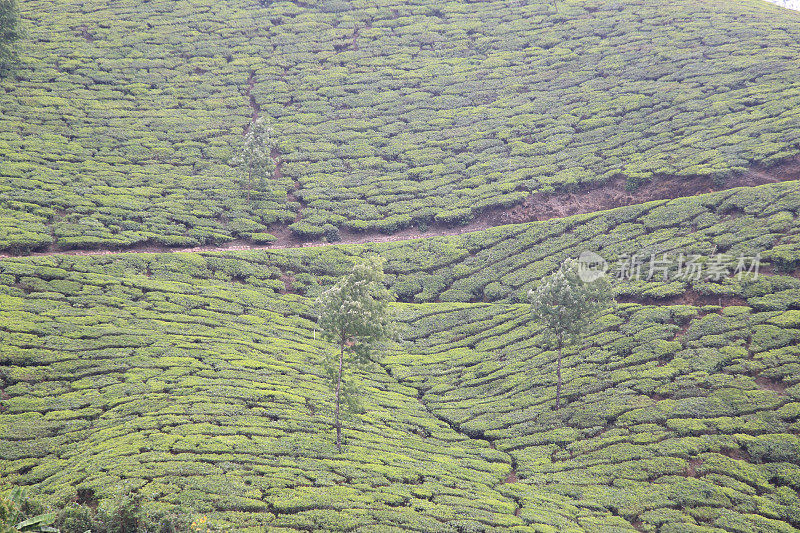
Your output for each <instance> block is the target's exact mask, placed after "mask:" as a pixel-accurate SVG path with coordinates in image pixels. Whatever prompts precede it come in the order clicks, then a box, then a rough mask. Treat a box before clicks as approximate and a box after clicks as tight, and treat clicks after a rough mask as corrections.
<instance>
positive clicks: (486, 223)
mask: <svg viewBox="0 0 800 533" xmlns="http://www.w3.org/2000/svg"><path fill="white" fill-rule="evenodd" d="M799 179H800V156H796V157H793V158H790V159H788V160H786V161H784V162H783V163H780V164H778V165H776V166H774V167H771V168H765V167H761V166H754V167H752V168H751V169H750V170H748V171H747V172H744V173H742V174H740V175H738V176H734V177H731V178H729V179H727V180H726V181H725V182H724V183H723V184H716V183H714V180H713V179H712V178H710V177H708V176H700V177H698V176H694V177H662V178H659V179H657V180H655V181H652V182H649V183H646V184H643V185H642V186H640V187H639V188H637V189H636V190H635V191H628V190H626V188H625V180H624V178H616V179H614V180H611V181H608V182H606V183H603V184H596V185H590V186H588V187H584V188H582V189H579V190H577V191H575V192H554V193H547V194H545V193H537V194H532V195H530V196H529V197H528V198H527V199H526V200H525V201H523V202H522V203H521V204H519V205H516V206H514V207H511V208H507V209H503V208H496V209H487V210H486V211H484V212H483V213H481V214H480V215H478V216H477V217H475V218H474V219H473V220H472V221H470V222H469V223H467V224H464V225H460V226H449V225H445V224H438V223H437V224H432V225H431V226H430V228H428V229H427V230H425V231H420V230H419V229H417V228H415V227H412V228H406V229H404V230H400V231H398V232H395V233H393V234H390V235H386V234H382V233H377V232H358V233H357V232H352V231H348V230H344V229H343V230H342V231H341V240H340V241H338V242H334V243H328V242H325V241H314V242H304V241H302V240H300V239H298V238H297V237H295V236H294V235H293V234H292V233H291V231H289V230H288V228H286V227H281V228H278V229H276V230H273V231H272V233H274V234H275V235H276V236H277V240H276V241H275V242H274V243H272V244H263V245H259V244H253V243H250V242H248V241H245V240H242V239H237V240H233V241H230V242H228V243H226V244H222V245H209V246H195V247H192V248H177V247H169V246H161V245H155V244H142V245H136V246H131V247H128V248H121V249H60V248H59V247H58V246H57V245H51V246H50V247H49V248H48V249H47V250H46V251H43V252H34V253H31V254H26V255H28V256H49V255H106V254H118V253H169V252H175V253H178V252H225V251H239V250H270V249H286V248H301V247H307V246H331V245H335V244H364V243H378V242H390V241H405V240H413V239H421V238H426V237H441V236H450V235H461V234H463V233H469V232H474V231H481V230H485V229H488V228H491V227H495V226H502V225H506V224H519V223H523V222H533V221H539V220H549V219H553V218H563V217H567V216H572V215H579V214H585V213H593V212H595V211H603V210H606V209H613V208H615V207H623V206H628V205H635V204H642V203H645V202H650V201H654V200H671V199H675V198H682V197H688V196H695V195H698V194H705V193H711V192H718V191H722V190H726V189H732V188H735V187H754V186H757V185H766V184H769V183H777V182H781V181H793V180H799ZM4 257H14V256H13V255H11V254H2V253H0V258H4Z"/></svg>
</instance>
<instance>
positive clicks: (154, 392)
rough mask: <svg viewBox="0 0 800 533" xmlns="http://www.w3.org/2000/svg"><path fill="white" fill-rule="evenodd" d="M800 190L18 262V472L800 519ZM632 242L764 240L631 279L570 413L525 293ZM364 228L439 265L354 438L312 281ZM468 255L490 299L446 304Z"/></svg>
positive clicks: (99, 480)
mask: <svg viewBox="0 0 800 533" xmlns="http://www.w3.org/2000/svg"><path fill="white" fill-rule="evenodd" d="M798 191H799V189H798V187H797V183H786V184H776V185H770V186H763V187H757V188H746V189H736V190H732V191H727V192H724V193H717V194H714V195H704V196H700V197H697V198H695V199H692V200H688V199H687V200H684V201H671V202H658V203H653V204H647V205H644V206H635V207H628V208H621V209H616V210H612V211H607V212H603V213H597V214H593V215H583V216H578V217H571V218H568V219H563V220H553V221H547V222H540V223H533V224H526V225H519V226H507V227H502V228H495V229H493V230H490V231H487V232H481V233H476V234H468V235H464V236H460V237H453V238H447V239H444V238H443V239H429V240H421V241H413V242H408V243H386V244H381V245H368V246H339V247H331V248H328V249H326V250H324V251H321V250H319V249H298V250H284V251H270V252H250V253H244V252H243V253H239V254H121V255H110V256H98V257H74V256H53V257H37V258H22V259H5V260H2V261H0V282H2V283H1V284H0V289H1V291H2V295H0V303H2V305H0V318H1V319H0V378H1V379H2V383H0V388H2V393H1V394H2V400H0V404H2V414H1V415H0V425H2V431H0V439H2V445H1V446H0V454H2V457H0V472H1V473H2V481H0V484H1V486H3V487H6V486H8V484H12V483H13V484H30V485H33V486H34V488H35V490H37V491H38V492H40V493H42V494H43V496H44V497H46V498H48V499H49V500H50V501H51V502H53V503H56V502H63V501H65V500H68V499H70V498H72V497H74V496H75V491H76V489H77V488H88V489H92V490H93V491H94V494H95V496H96V497H97V498H98V499H100V500H102V501H101V505H104V503H103V501H107V500H108V499H109V498H111V497H113V496H114V494H116V493H118V492H120V491H122V490H126V489H127V490H133V491H137V492H139V493H141V494H142V495H143V496H145V498H146V499H147V501H148V503H147V504H146V505H147V508H148V509H149V510H151V511H152V512H157V511H175V510H178V511H179V512H181V513H182V514H185V515H193V516H194V515H196V514H207V515H208V516H209V518H210V519H211V520H212V522H213V523H215V524H219V525H227V526H228V527H234V528H235V529H237V530H246V529H248V528H251V529H252V530H259V528H261V527H263V525H269V526H270V527H273V528H279V527H286V528H289V529H294V530H308V529H314V528H316V529H324V530H332V531H344V530H361V531H386V530H390V529H391V528H400V529H403V530H418V531H434V530H440V531H482V530H487V531H490V530H497V531H508V530H511V531H520V532H523V531H525V532H532V531H575V532H580V531H587V532H595V531H615V530H618V531H637V530H638V531H652V532H655V531H662V532H663V531H666V532H679V531H680V532H689V531H691V532H700V531H703V532H712V531H713V532H718V531H728V532H750V531H763V532H774V531H786V532H791V531H797V530H798V529H797V528H798V527H800V515H798V510H800V498H798V491H799V490H800V481H799V480H800V464H798V457H800V437H798V434H799V433H800V428H798V423H800V422H799V420H800V419H799V418H798V417H800V410H798V406H800V391H798V387H800V371H798V363H797V361H798V346H800V317H799V316H798V313H800V303H798V302H800V298H798V297H797V295H798V293H799V292H798V291H800V279H798V276H797V271H796V270H795V269H796V268H797V264H796V263H797V261H798V258H799V257H800V254H798V253H797V246H798V235H800V225H799V224H800V223H798V213H800V196H798ZM687 228H688V229H689V230H692V229H693V230H694V231H686V229H687ZM645 230H647V231H645ZM640 247H641V249H653V250H659V251H671V252H677V251H678V250H684V251H686V252H687V253H699V254H703V255H704V256H705V258H704V260H707V259H708V257H707V256H708V255H710V254H712V253H716V252H717V251H724V252H726V253H728V254H731V255H733V256H735V255H737V254H739V253H743V254H751V253H753V252H756V251H760V252H761V253H762V257H763V264H762V265H761V272H760V276H759V279H757V280H752V279H751V277H750V276H745V277H743V278H742V279H737V277H736V276H723V278H721V279H720V280H710V281H697V282H687V283H675V284H672V283H665V282H663V281H660V280H650V281H647V280H641V281H639V282H633V281H628V282H624V283H620V284H618V286H617V291H618V292H619V293H620V294H621V295H622V296H621V297H620V299H621V300H622V301H625V300H631V302H630V303H621V304H620V305H619V307H618V308H617V309H615V310H613V311H611V312H609V313H608V314H607V315H606V316H605V317H603V319H602V320H599V321H598V322H597V323H596V325H595V327H594V330H593V331H592V333H591V334H590V335H589V336H588V337H587V338H586V339H585V343H584V345H583V346H581V347H580V349H579V350H570V351H568V354H567V357H566V359H565V362H566V367H565V378H566V382H565V398H566V399H567V404H566V406H565V407H564V408H563V409H561V410H560V411H554V410H553V408H552V406H553V403H554V393H555V391H554V386H553V385H554V378H553V375H552V369H553V365H554V354H553V353H552V352H551V351H548V350H546V349H543V348H542V342H541V337H540V335H539V334H540V333H541V331H540V328H539V326H537V325H536V324H533V323H530V320H529V315H528V312H527V309H526V308H525V306H524V305H520V304H517V303H513V302H512V301H511V300H513V299H514V298H515V296H514V295H519V294H521V293H523V292H524V291H525V290H526V288H527V287H529V286H530V284H531V283H533V282H535V280H537V279H540V278H541V277H542V276H544V275H545V274H547V273H548V272H549V271H551V270H552V269H553V268H555V266H556V265H557V264H558V263H559V262H560V260H561V258H563V257H565V256H571V255H572V256H574V255H576V253H577V252H578V251H580V250H586V249H588V250H596V251H598V252H601V253H602V254H605V256H606V257H607V258H608V259H609V261H610V262H613V261H614V260H615V259H616V258H617V256H618V255H619V254H620V253H623V252H624V251H625V250H639V249H640ZM370 252H377V253H380V254H381V255H383V256H384V257H386V258H387V260H388V263H387V266H388V269H389V270H391V271H392V272H393V273H394V275H395V276H396V277H395V279H393V280H392V281H393V287H394V289H395V290H396V291H398V292H401V291H400V290H399V289H400V288H401V287H402V286H403V285H402V284H403V283H404V282H406V281H408V280H411V279H414V276H417V277H418V280H417V281H418V282H419V283H421V285H422V286H423V287H424V288H423V291H421V292H413V291H411V292H405V293H404V294H406V297H407V298H413V299H414V300H416V301H419V302H421V303H418V304H407V303H401V304H397V305H396V312H397V313H398V319H399V320H400V322H401V324H404V327H403V328H402V330H401V331H402V335H401V341H400V343H399V344H397V345H393V346H387V347H385V348H384V349H382V350H381V351H380V353H379V354H377V355H379V358H378V359H376V363H375V366H374V367H373V368H372V369H370V370H369V372H367V373H366V374H364V375H361V376H360V378H361V380H362V381H363V387H364V400H365V402H364V403H365V407H366V409H367V410H366V412H365V413H363V414H353V415H351V416H350V417H349V419H348V421H347V423H346V428H345V438H346V441H345V452H344V453H343V454H342V455H338V454H336V453H335V451H334V450H335V449H334V445H333V437H332V433H331V424H330V410H331V392H330V390H329V389H328V388H327V386H326V385H325V381H324V379H323V378H322V372H321V369H320V367H319V361H320V356H321V351H322V350H325V349H330V348H329V347H326V345H325V344H324V343H323V342H322V341H320V340H317V335H316V333H315V332H314V327H313V318H314V317H313V313H312V311H311V309H310V307H309V306H310V302H311V300H310V295H311V294H312V293H313V292H314V290H315V289H314V287H315V286H316V284H317V282H322V283H327V282H329V281H330V280H331V279H333V277H334V276H336V275H338V274H339V273H340V272H343V271H346V270H347V269H348V268H349V264H350V263H351V262H352V260H353V259H354V257H355V256H357V255H363V254H365V253H370ZM412 252H413V253H412ZM614 254H616V255H614ZM409 257H416V258H417V262H416V263H413V262H409V261H408V258H409ZM708 264H709V263H708V262H706V265H707V266H708ZM445 272H452V273H453V274H454V277H451V278H448V277H446V276H445ZM419 276H422V277H419ZM462 280H463V281H462ZM470 280H472V282H473V283H474V284H477V285H476V286H480V287H484V290H483V291H482V292H473V293H472V297H471V298H466V299H473V300H477V299H478V295H480V299H482V300H486V301H483V302H481V301H472V302H441V301H437V300H440V299H442V298H443V297H445V296H446V295H452V294H454V293H453V292H452V291H454V290H461V291H464V290H466V289H464V287H462V285H463V284H464V283H467V282H469V281H470ZM490 283H496V284H499V285H500V289H502V290H499V289H498V290H494V292H493V291H492V290H486V287H488V286H489V284H490ZM434 289H435V290H434ZM495 289H496V287H495ZM304 292H308V293H309V296H304V295H302V294H301V293H304Z"/></svg>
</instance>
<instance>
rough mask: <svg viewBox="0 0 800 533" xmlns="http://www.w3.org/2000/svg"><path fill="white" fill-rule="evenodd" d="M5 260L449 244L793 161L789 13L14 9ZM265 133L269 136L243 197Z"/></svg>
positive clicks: (325, 3)
mask: <svg viewBox="0 0 800 533" xmlns="http://www.w3.org/2000/svg"><path fill="white" fill-rule="evenodd" d="M20 8H21V11H22V17H23V27H24V29H25V31H26V38H25V39H23V41H21V43H20V56H21V62H20V65H19V66H18V67H17V68H16V70H14V71H13V72H12V73H11V74H9V75H6V76H4V77H3V78H0V88H2V90H0V108H1V109H2V110H3V112H2V115H0V250H7V251H13V252H23V253H24V252H26V251H29V250H33V249H46V248H48V247H49V246H51V245H56V246H57V247H58V248H60V249H69V248H92V247H98V248H100V247H102V248H125V247H131V246H135V245H144V244H160V245H166V246H194V245H198V244H205V243H221V242H226V241H231V240H233V239H244V240H249V241H259V242H261V241H263V240H264V239H267V240H268V237H266V235H267V234H270V233H271V232H274V231H278V230H281V229H283V230H285V228H286V226H290V228H291V230H292V231H293V232H294V234H296V235H298V236H299V237H301V238H307V239H319V238H320V237H321V236H322V235H323V231H324V230H323V227H324V226H325V225H326V224H331V225H333V226H335V227H340V228H344V229H348V230H351V231H381V232H386V233H392V232H394V231H396V230H398V229H401V228H404V227H408V226H411V225H414V224H417V225H422V226H426V225H428V224H430V223H432V222H440V223H445V224H458V223H462V222H465V221H467V220H469V219H470V218H472V217H473V216H475V215H476V214H477V213H480V212H481V211H482V210H485V209H489V208H493V207H507V206H510V205H513V204H515V203H519V202H520V201H522V200H523V199H524V198H526V197H527V196H528V195H529V194H530V193H532V192H543V191H551V190H570V189H574V188H576V187H580V186H582V185H586V184H592V183H600V182H606V181H608V180H609V179H611V178H618V177H621V178H624V179H625V180H627V182H628V184H629V186H631V187H635V186H636V185H637V184H640V183H642V182H645V181H648V180H659V179H662V178H664V177H666V176H683V177H688V178H691V177H697V176H705V177H708V176H712V177H714V178H715V179H716V180H717V181H718V182H719V183H722V182H724V180H725V178H726V177H728V176H730V175H731V174H735V173H737V172H741V171H743V170H744V169H745V168H747V167H748V166H749V165H750V164H753V163H757V164H760V165H766V166H769V165H771V164H773V163H776V162H778V161H780V160H783V159H785V158H787V157H790V156H793V155H796V154H797V153H798V151H799V150H798V139H799V138H800V133H798V132H800V128H798V126H799V125H800V115H799V114H800V111H798V110H799V109H800V81H798V80H800V67H798V58H799V57H800V24H798V22H800V14H798V13H796V12H793V11H789V10H785V9H782V8H780V7H778V6H774V5H770V4H767V3H765V2H761V1H760V0H741V1H736V2H719V1H716V0H698V1H695V2H664V1H662V0H627V1H624V2H607V1H588V2H587V1H583V0H580V1H579V0H555V1H552V0H531V1H519V2H517V1H514V2H510V1H490V2H439V1H436V0H418V1H415V2H401V1H399V0H381V1H379V2H362V1H355V0H353V1H348V0H304V1H273V0H263V1H260V2H243V1H240V0H230V1H227V0H226V1H225V2H212V1H209V0H150V1H148V2H145V3H141V2H130V1H127V0H111V1H109V0H103V1H100V0H85V1H84V0H81V1H76V0H56V1H55V2H43V1H41V0H21V2H20ZM257 116H261V117H266V118H267V119H269V120H270V122H271V124H272V126H273V127H274V129H275V130H276V132H277V134H278V136H279V142H278V144H279V149H278V150H276V152H275V154H274V157H275V159H276V161H277V163H278V164H277V166H276V170H275V172H274V174H273V176H272V179H268V180H264V181H263V182H261V183H259V184H257V185H258V186H257V189H258V190H257V191H256V194H255V195H254V196H253V198H252V200H251V201H249V202H248V201H247V194H246V191H245V185H244V183H243V180H242V177H241V176H240V175H238V174H237V171H236V169H235V168H234V165H233V156H234V155H235V154H236V151H237V146H238V143H239V142H240V140H241V134H242V132H243V131H244V129H245V128H246V127H247V125H248V124H249V122H250V121H251V120H252V119H253V118H254V117H257Z"/></svg>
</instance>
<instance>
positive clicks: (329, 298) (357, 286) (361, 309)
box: [317, 256, 394, 452]
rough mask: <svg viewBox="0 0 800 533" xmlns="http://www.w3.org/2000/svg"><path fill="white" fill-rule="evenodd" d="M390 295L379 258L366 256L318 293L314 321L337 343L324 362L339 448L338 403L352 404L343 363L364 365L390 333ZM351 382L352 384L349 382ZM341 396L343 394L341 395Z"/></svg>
mask: <svg viewBox="0 0 800 533" xmlns="http://www.w3.org/2000/svg"><path fill="white" fill-rule="evenodd" d="M393 299H394V298H393V295H392V293H391V292H389V290H388V289H387V288H386V286H385V284H384V274H383V260H382V259H381V258H379V257H375V256H373V257H369V258H367V259H366V260H364V261H361V262H358V263H356V264H355V265H353V270H352V272H350V273H349V274H347V275H346V276H344V277H343V278H341V279H340V280H339V281H338V282H337V283H336V284H335V285H334V286H333V287H331V288H330V289H328V290H326V291H325V292H323V293H322V295H320V297H319V299H318V300H317V303H318V305H319V308H320V313H319V320H318V322H317V323H318V325H319V327H320V329H321V330H322V333H323V336H324V337H325V338H326V339H327V340H328V341H331V342H335V343H336V345H337V347H338V350H337V351H338V357H337V358H336V359H335V360H333V361H331V362H330V363H328V364H327V367H328V373H329V375H330V377H331V379H332V384H333V386H334V390H335V412H334V426H335V427H336V449H337V450H339V451H340V452H341V451H342V422H341V416H340V406H341V402H342V400H343V399H344V400H345V401H347V402H348V403H350V404H351V405H352V404H353V400H354V399H353V397H352V394H353V393H354V392H355V389H354V388H353V387H352V386H348V385H347V384H345V383H344V382H343V373H344V368H345V365H354V366H365V365H367V364H368V363H369V362H370V359H369V355H370V352H371V349H372V348H373V347H374V345H375V344H376V343H377V342H380V341H381V340H385V339H388V338H390V337H392V336H393V334H394V333H393V332H394V327H393V324H392V320H391V317H390V314H389V302H391V301H392V300H393ZM350 385H352V384H350ZM343 396H344V398H343Z"/></svg>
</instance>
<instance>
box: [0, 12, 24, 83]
mask: <svg viewBox="0 0 800 533" xmlns="http://www.w3.org/2000/svg"><path fill="white" fill-rule="evenodd" d="M21 38H22V28H21V23H20V20H19V9H18V7H17V2H16V0H0V76H2V75H3V74H5V72H4V71H6V70H7V69H8V68H9V67H11V66H12V65H13V64H14V63H16V62H17V61H18V58H17V52H16V49H15V48H16V47H15V43H16V42H17V41H18V40H20V39H21Z"/></svg>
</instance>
